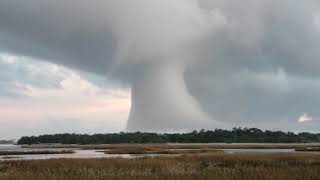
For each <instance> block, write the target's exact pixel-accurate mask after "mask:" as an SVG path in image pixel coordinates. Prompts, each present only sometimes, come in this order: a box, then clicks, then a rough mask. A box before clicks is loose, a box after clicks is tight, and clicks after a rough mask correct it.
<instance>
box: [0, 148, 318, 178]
mask: <svg viewBox="0 0 320 180" xmlns="http://www.w3.org/2000/svg"><path fill="white" fill-rule="evenodd" d="M319 178H320V156H319V155H315V154H303V153H276V154H262V153H260V154H259V153H249V154H248V153H240V154H223V153H216V154H210V155H184V156H177V157H156V158H137V159H121V158H114V159H55V160H35V161H4V162H0V179H12V180H15V179H31V180H42V179H47V180H48V179H49V180H51V179H61V180H62V179H68V180H73V179H75V180H82V179H115V180H126V179H128V180H137V179H153V180H166V179H172V180H189V179H190V180H191V179H192V180H193V179H197V180H198V179H199V180H201V179H212V180H302V179H303V180H309V179H310V180H318V179H319Z"/></svg>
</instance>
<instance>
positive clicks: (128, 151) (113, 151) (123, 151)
mask: <svg viewBox="0 0 320 180" xmlns="http://www.w3.org/2000/svg"><path fill="white" fill-rule="evenodd" d="M100 152H104V153H105V154H205V153H223V152H224V151H223V150H219V149H162V148H141V149H139V148H129V149H111V150H108V151H100Z"/></svg>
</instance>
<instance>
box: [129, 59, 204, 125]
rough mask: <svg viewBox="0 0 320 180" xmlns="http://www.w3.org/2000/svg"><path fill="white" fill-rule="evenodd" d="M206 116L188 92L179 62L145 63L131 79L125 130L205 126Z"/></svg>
mask: <svg viewBox="0 0 320 180" xmlns="http://www.w3.org/2000/svg"><path fill="white" fill-rule="evenodd" d="M208 120H209V119H208V117H207V116H206V115H205V113H204V112H203V111H202V110H201V108H200V106H199V105H198V103H197V101H196V100H195V99H194V98H193V97H192V96H191V95H190V94H189V92H188V90H187V88H186V84H185V80H184V68H183V66H181V65H180V64H176V63H165V64H162V63H161V64H151V65H146V67H145V69H144V70H143V71H141V72H140V73H139V74H138V75H137V77H136V79H135V81H134V82H133V86H132V107H131V112H130V118H129V122H128V130H140V131H146V130H148V131H157V130H162V131H164V130H166V131H173V130H177V129H179V130H191V129H192V128H193V129H195V128H196V129H198V128H205V126H206V125H207V124H208Z"/></svg>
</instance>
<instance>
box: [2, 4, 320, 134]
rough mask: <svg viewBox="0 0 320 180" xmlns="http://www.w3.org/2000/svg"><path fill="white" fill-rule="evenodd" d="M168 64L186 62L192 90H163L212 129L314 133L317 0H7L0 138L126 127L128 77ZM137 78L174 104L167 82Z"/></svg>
mask: <svg viewBox="0 0 320 180" xmlns="http://www.w3.org/2000/svg"><path fill="white" fill-rule="evenodd" d="M150 64H151V65H150ZM159 64H161V65H159ZM163 64H165V65H168V64H169V65H170V66H172V64H174V65H177V64H178V66H179V67H180V66H181V67H183V81H184V82H185V84H183V83H182V86H186V90H185V91H184V90H182V89H180V87H177V88H175V89H174V90H172V91H171V90H170V91H169V90H168V92H172V93H173V94H174V95H175V96H176V97H177V98H178V99H179V98H181V99H180V100H179V101H181V102H182V103H184V104H186V102H191V101H192V102H196V104H197V108H195V107H193V106H185V111H188V112H195V113H198V111H199V110H198V109H201V111H203V113H204V114H205V115H206V116H207V117H208V119H210V120H209V121H210V122H212V123H209V124H210V125H209V126H205V127H206V128H207V129H214V128H216V127H223V128H232V127H234V126H249V127H258V128H262V129H280V130H289V131H313V132H315V131H318V132H319V129H320V111H319V107H320V93H319V92H320V71H319V69H320V2H319V1H317V0H305V1H301V0H244V1H233V0H175V1H172V0H162V1H157V0H137V1H131V0H122V1H112V0H108V1H104V0H91V1H87V0H68V1H61V2H54V1H50V2H49V1H42V0H28V1H19V2H18V1H12V0H3V1H1V2H0V139H6V138H18V137H20V136H22V135H33V134H35V135H37V134H44V133H62V132H77V133H105V132H118V131H124V130H126V123H127V119H128V117H129V113H130V107H131V87H133V86H134V85H135V84H137V83H136V82H139V83H141V81H140V78H141V77H140V76H141V74H140V72H147V71H146V69H147V68H146V66H155V65H156V66H155V67H162V66H163ZM166 73H167V71H166ZM166 73H165V74H166ZM142 74H143V75H145V74H144V73H142ZM165 74H164V76H165V77H163V79H166V80H168V79H171V78H170V76H169V75H165ZM157 76H160V77H162V75H161V74H160V75H157ZM150 79H151V77H150ZM156 79H157V78H156ZM172 79H175V78H172ZM150 81H151V80H150ZM172 82H174V83H175V81H172ZM172 82H171V83H172ZM139 83H138V84H139ZM171 85H172V84H171ZM171 85H170V84H169V85H168V86H171ZM150 86H153V87H152V88H151V87H150ZM161 86H162V84H159V87H161ZM172 86H174V85H172ZM141 87H142V86H141ZM138 89H139V88H138ZM140 89H143V90H140ZM140 89H139V92H140V93H138V95H136V97H139V99H141V98H140V97H141V94H142V95H143V94H148V93H149V92H150V91H151V90H152V91H153V92H156V93H157V94H158V95H159V96H157V95H155V94H153V95H154V97H153V98H152V99H153V100H154V102H161V103H160V105H159V104H157V105H158V106H157V108H158V109H159V107H160V109H163V110H164V111H159V112H160V113H159V114H160V115H158V114H157V113H152V114H157V115H156V116H157V117H156V118H155V119H157V118H158V117H160V116H161V114H162V115H164V114H165V113H166V112H168V110H166V107H164V106H163V104H166V102H167V103H168V102H170V104H172V103H171V101H165V99H167V98H168V97H167V95H166V96H164V95H163V94H162V93H163V90H161V88H160V90H158V89H157V90H155V86H154V84H152V83H149V86H147V85H146V86H143V88H140ZM165 89H166V90H167V89H169V88H165ZM180 92H181V93H180ZM186 92H187V93H188V94H187V93H186ZM189 93H190V94H189ZM181 94H183V95H181ZM182 98H185V99H188V101H187V100H182ZM136 99H137V98H136ZM160 100H162V101H160ZM146 104H148V103H146ZM152 105H154V104H152ZM150 106H151V105H150ZM176 106H177V107H182V106H181V105H176ZM141 107H142V106H141ZM169 107H170V108H171V109H172V107H171V105H170V106H169ZM167 109H169V108H168V107H167ZM173 109H174V108H173ZM177 109H178V108H177ZM153 110H154V109H151V110H150V111H151V112H153ZM139 113H141V110H140V112H139ZM190 114H191V113H190ZM150 116H152V115H150V113H149V114H148V113H146V117H148V118H149V117H150ZM139 117H141V115H139ZM168 117H169V116H168ZM172 117H174V116H172ZM177 117H178V115H177ZM179 117H180V115H179ZM169 119H170V118H169ZM157 122H160V121H157ZM163 123H169V122H160V123H159V124H157V123H155V124H154V125H155V126H159V125H162V124H163ZM179 124H180V122H179V123H178V121H177V123H176V124H175V123H173V124H172V126H173V127H174V128H176V129H177V130H180V129H179ZM188 126H189V129H192V128H193V127H194V128H197V127H196V126H194V125H193V124H190V125H188ZM146 128H148V127H147V126H146V127H145V128H144V129H146ZM155 129H156V128H155ZM182 129H183V128H182Z"/></svg>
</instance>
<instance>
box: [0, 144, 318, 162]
mask: <svg viewBox="0 0 320 180" xmlns="http://www.w3.org/2000/svg"><path fill="white" fill-rule="evenodd" d="M63 150H72V151H74V153H73V154H32V155H0V161H1V160H41V159H61V158H76V159H79V158H81V159H83V158H115V157H121V158H137V157H156V156H170V155H159V154H139V155H130V154H105V153H104V152H103V150H83V149H77V148H21V147H20V146H18V145H1V144H0V152H1V151H17V152H25V151H28V152H30V151H32V152H34V151H53V152H56V151H63ZM106 150H107V149H105V150H104V151H106ZM171 150H183V149H171ZM186 150H187V149H186ZM223 151H224V152H226V153H295V150H294V149H223ZM317 153H319V154H320V152H317Z"/></svg>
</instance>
